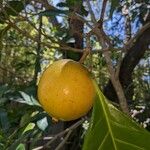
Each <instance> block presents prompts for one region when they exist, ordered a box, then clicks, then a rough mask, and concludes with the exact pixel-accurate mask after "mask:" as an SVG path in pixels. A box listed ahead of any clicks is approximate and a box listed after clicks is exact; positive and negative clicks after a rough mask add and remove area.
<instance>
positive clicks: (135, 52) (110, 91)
mask: <svg viewBox="0 0 150 150" xmlns="http://www.w3.org/2000/svg"><path fill="white" fill-rule="evenodd" d="M149 44H150V28H148V29H147V30H145V31H144V32H143V34H142V35H141V36H140V37H138V39H136V41H135V43H134V44H133V46H131V47H130V49H129V50H128V52H127V53H126V55H125V57H124V58H123V61H122V63H121V66H120V72H119V80H120V82H121V84H122V87H123V90H124V92H125V96H126V98H127V100H128V102H131V100H132V97H133V94H134V85H133V79H132V74H133V71H134V68H135V67H136V65H137V64H138V63H139V61H140V59H141V58H142V57H143V56H144V53H145V51H146V50H148V45H149ZM104 94H105V95H106V97H107V98H108V99H110V100H112V101H114V102H118V98H117V95H116V92H115V90H114V88H113V86H112V83H111V81H109V82H108V84H107V86H106V87H105V88H104Z"/></svg>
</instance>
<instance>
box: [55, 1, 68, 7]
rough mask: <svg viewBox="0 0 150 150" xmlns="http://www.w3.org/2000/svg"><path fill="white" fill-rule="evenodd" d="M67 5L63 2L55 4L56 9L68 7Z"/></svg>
mask: <svg viewBox="0 0 150 150" xmlns="http://www.w3.org/2000/svg"><path fill="white" fill-rule="evenodd" d="M68 6H69V5H68V4H67V3H65V2H60V3H58V4H57V7H68Z"/></svg>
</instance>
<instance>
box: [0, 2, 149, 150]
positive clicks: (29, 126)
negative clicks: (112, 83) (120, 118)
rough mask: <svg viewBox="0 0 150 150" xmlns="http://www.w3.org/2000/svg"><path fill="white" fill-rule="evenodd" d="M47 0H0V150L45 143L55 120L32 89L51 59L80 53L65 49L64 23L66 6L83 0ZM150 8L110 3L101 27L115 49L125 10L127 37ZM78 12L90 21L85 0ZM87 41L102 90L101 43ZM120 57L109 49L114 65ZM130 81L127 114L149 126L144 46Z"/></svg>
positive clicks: (119, 42)
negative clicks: (129, 31) (130, 93)
mask: <svg viewBox="0 0 150 150" xmlns="http://www.w3.org/2000/svg"><path fill="white" fill-rule="evenodd" d="M47 2H48V3H49V6H48V5H47V4H45V0H44V1H38V0H31V1H30V0H12V1H9V0H1V1H0V149H2V150H3V149H11V150H14V149H17V150H24V149H34V148H35V147H38V146H40V145H42V144H44V143H45V142H46V141H47V140H45V141H44V140H43V138H44V137H45V136H48V135H50V134H51V133H53V131H52V130H53V129H54V126H55V124H54V123H53V122H52V120H51V118H50V117H49V116H48V115H47V114H46V113H45V112H44V111H43V109H42V108H41V106H40V104H39V103H38V99H37V95H36V89H37V83H38V79H39V76H40V74H41V73H42V71H43V70H44V69H45V68H46V66H47V65H48V64H51V63H52V62H53V61H55V60H58V59H61V58H65V57H66V55H67V57H69V58H72V59H74V60H78V59H79V58H80V55H81V54H80V53H75V52H73V51H68V52H67V53H66V51H65V48H67V47H66V45H67V44H68V43H70V42H71V43H74V39H73V38H72V35H71V34H70V33H71V29H70V27H69V23H68V18H69V15H70V10H71V8H72V6H73V5H78V6H80V3H82V1H74V0H66V1H59V0H57V1H54V0H49V1H47ZM90 3H91V6H92V9H93V11H94V13H95V16H96V17H97V18H98V17H99V12H100V10H101V8H100V7H98V6H101V3H102V2H101V1H100V0H91V1H90ZM125 7H126V8H125ZM149 8H150V2H149V0H144V1H138V0H125V1H121V0H120V1H115V0H110V1H109V4H108V7H107V12H106V16H105V17H106V18H105V26H104V29H105V32H106V33H107V34H108V35H109V36H110V37H111V39H112V40H113V44H114V46H115V47H117V48H119V47H121V46H122V45H123V44H124V41H125V40H126V35H125V34H126V26H125V23H124V22H125V15H126V14H124V13H126V12H124V11H128V12H129V15H130V25H131V28H132V32H131V36H134V35H135V34H136V33H137V31H138V30H139V28H140V27H141V26H142V25H143V22H144V21H145V20H144V19H145V18H146V15H148V13H149ZM80 15H81V16H82V17H84V18H86V19H87V20H89V23H90V24H91V25H92V23H91V22H90V15H89V9H88V7H87V4H86V1H83V5H82V8H81V11H80ZM40 18H42V21H41V19H40ZM41 22H42V24H41ZM40 24H41V26H40ZM41 30H42V33H41ZM88 31H89V28H88V27H87V26H86V25H84V34H85V33H87V32H88ZM39 43H40V44H39ZM64 44H66V45H64ZM91 44H92V48H93V49H92V53H91V54H90V55H89V56H88V58H87V59H86V61H85V65H86V67H87V68H88V69H89V71H90V72H91V73H92V74H93V76H94V77H95V79H96V81H97V83H98V84H99V86H100V88H101V89H104V88H105V87H106V85H107V83H108V81H109V73H108V71H107V65H106V62H105V60H104V58H103V54H102V52H101V50H100V49H101V46H100V45H99V44H98V42H97V40H96V38H95V37H94V36H93V37H92V38H91ZM83 45H84V41H83ZM61 48H62V49H63V50H62V49H61ZM120 57H123V53H122V52H121V51H113V53H112V58H111V59H112V63H113V64H114V66H116V64H117V62H118V61H119V59H120ZM133 58H134V56H133ZM133 85H134V95H133V99H132V103H131V105H130V108H131V112H132V113H133V117H135V119H136V120H137V121H139V122H140V123H141V124H142V125H143V126H144V127H146V128H147V129H150V119H149V118H150V111H149V110H150V95H149V91H150V55H149V51H148V50H147V51H145V54H144V56H143V57H142V59H141V60H140V62H139V63H138V65H137V66H136V67H135V69H134V72H133ZM18 102H19V103H18ZM81 131H82V132H81V133H80V140H78V141H80V142H78V144H79V147H80V148H81V144H82V140H83V135H84V129H83V130H81ZM81 135H82V136H81Z"/></svg>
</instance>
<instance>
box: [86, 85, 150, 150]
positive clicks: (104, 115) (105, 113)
mask: <svg viewBox="0 0 150 150" xmlns="http://www.w3.org/2000/svg"><path fill="white" fill-rule="evenodd" d="M96 89H97V96H96V100H95V105H94V108H93V114H92V118H91V121H90V126H89V129H88V131H87V134H86V137H85V141H84V145H83V150H92V149H93V150H150V144H149V142H150V134H149V132H148V131H146V130H145V129H144V128H142V127H140V126H139V125H138V124H137V123H135V122H134V121H133V120H132V119H131V118H129V117H128V116H127V115H125V114H124V113H122V112H121V111H119V110H118V109H117V108H115V107H114V106H113V105H112V104H110V103H109V102H108V101H107V100H106V98H105V97H104V95H103V94H102V92H101V91H100V90H99V88H98V86H97V85H96Z"/></svg>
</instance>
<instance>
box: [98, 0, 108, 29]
mask: <svg viewBox="0 0 150 150" xmlns="http://www.w3.org/2000/svg"><path fill="white" fill-rule="evenodd" d="M106 4H107V0H103V4H102V10H101V16H100V19H99V21H98V23H99V25H100V27H101V26H102V25H103V21H104V15H105V10H106Z"/></svg>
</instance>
